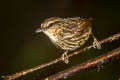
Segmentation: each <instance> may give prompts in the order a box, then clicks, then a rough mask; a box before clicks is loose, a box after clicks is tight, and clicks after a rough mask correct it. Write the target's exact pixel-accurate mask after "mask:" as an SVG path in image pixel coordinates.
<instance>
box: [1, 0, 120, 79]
mask: <svg viewBox="0 0 120 80" xmlns="http://www.w3.org/2000/svg"><path fill="white" fill-rule="evenodd" d="M1 8H2V9H1V12H0V13H1V15H0V16H1V20H2V23H1V29H0V30H1V47H2V48H1V52H0V76H3V75H8V74H12V73H15V72H18V71H21V70H24V69H27V68H30V67H32V66H36V65H39V64H42V63H45V62H47V61H50V60H52V59H55V58H57V57H60V56H61V54H62V53H63V51H61V50H59V49H57V48H56V47H55V46H54V45H53V44H52V43H51V42H50V40H49V38H48V37H47V36H46V35H44V34H43V33H40V34H36V33H35V30H36V29H37V28H38V27H39V26H40V24H41V22H42V21H43V20H44V19H46V18H48V17H53V16H57V17H74V16H79V17H83V18H87V17H93V18H94V19H95V20H94V21H93V23H92V25H93V33H94V35H95V36H96V38H97V39H98V40H101V39H103V38H105V37H108V36H111V35H113V34H115V33H118V32H120V4H119V2H118V1H117V0H111V1H110V0H103V1H102V0H38V1H36V0H14V1H13V0H9V1H4V2H1ZM92 41H93V39H92V38H90V39H89V41H87V43H86V45H88V44H92ZM86 45H85V46H86ZM117 47H120V40H117V41H114V42H112V43H106V44H104V45H102V49H101V50H97V49H91V50H89V51H86V52H84V54H80V55H78V56H74V57H72V58H70V63H69V64H64V63H62V62H61V63H58V64H55V65H52V66H49V67H47V68H45V69H42V70H38V71H35V72H33V73H31V74H28V75H26V76H24V77H21V78H18V79H16V80H42V79H44V78H45V77H47V76H50V75H52V74H55V73H57V72H59V71H61V70H64V69H67V68H70V67H72V66H73V65H76V64H79V63H82V62H84V61H86V60H88V59H91V58H94V57H96V56H99V55H102V54H104V53H106V52H108V51H110V50H112V49H115V48H117ZM118 78H120V60H115V61H113V62H110V63H108V64H106V65H104V66H103V68H102V69H101V70H100V71H99V72H98V71H97V69H91V70H88V71H85V72H81V73H78V74H77V75H75V76H73V77H70V78H69V79H67V80H118Z"/></svg>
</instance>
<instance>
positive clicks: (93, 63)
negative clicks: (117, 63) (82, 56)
mask: <svg viewBox="0 0 120 80" xmlns="http://www.w3.org/2000/svg"><path fill="white" fill-rule="evenodd" d="M119 58H120V47H119V48H117V49H115V50H112V51H110V52H108V53H106V54H104V55H102V56H100V57H97V58H94V59H91V60H88V61H86V62H84V63H82V64H79V65H76V66H73V67H72V68H69V69H67V70H64V71H61V72H59V73H57V74H55V75H52V76H49V77H48V78H46V79H45V80H59V79H64V78H65V79H66V78H68V77H69V76H73V75H74V74H76V73H78V72H81V71H85V70H88V69H91V68H95V67H98V68H99V67H100V66H101V65H102V64H104V63H107V62H110V61H113V60H115V59H119Z"/></svg>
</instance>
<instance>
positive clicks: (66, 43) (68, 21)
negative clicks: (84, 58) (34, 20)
mask: <svg viewBox="0 0 120 80" xmlns="http://www.w3.org/2000/svg"><path fill="white" fill-rule="evenodd" d="M91 21H92V18H89V19H83V18H81V17H73V18H60V17H51V18H48V19H46V20H45V21H44V22H43V23H42V24H41V27H40V28H38V29H37V30H36V32H37V33H39V32H44V33H45V34H46V35H47V36H48V37H49V38H50V39H51V41H52V43H53V44H55V46H57V47H58V48H60V49H63V50H65V52H64V53H63V55H62V60H63V61H64V62H65V63H68V62H69V61H68V56H67V53H68V52H69V51H73V50H76V49H78V48H79V47H81V46H82V45H84V43H85V42H86V41H87V40H88V38H89V36H90V34H91V35H92V37H93V38H94V42H93V44H94V47H95V46H97V48H99V49H100V48H101V45H100V44H99V43H98V41H97V39H96V38H95V37H94V36H93V34H92V27H91Z"/></svg>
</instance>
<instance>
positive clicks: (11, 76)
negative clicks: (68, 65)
mask: <svg viewBox="0 0 120 80" xmlns="http://www.w3.org/2000/svg"><path fill="white" fill-rule="evenodd" d="M119 38H120V32H119V33H117V34H115V35H112V36H111V37H108V38H105V39H103V40H101V41H100V42H99V43H100V44H103V43H106V42H112V41H114V40H117V39H119ZM90 48H93V45H90V46H87V47H85V48H83V49H81V50H78V51H75V52H73V53H71V54H69V55H68V57H69V58H70V57H72V56H75V55H77V54H79V53H82V52H83V51H86V50H88V49H90ZM59 61H62V59H61V57H60V58H56V59H54V60H52V61H49V62H47V63H44V64H41V65H38V66H36V67H32V68H29V69H26V70H23V71H20V72H17V73H15V74H12V75H7V76H3V78H4V80H12V79H16V78H18V77H21V76H23V75H26V74H28V73H31V72H33V71H36V70H39V69H42V68H45V67H48V66H50V65H52V64H55V63H57V62H59Z"/></svg>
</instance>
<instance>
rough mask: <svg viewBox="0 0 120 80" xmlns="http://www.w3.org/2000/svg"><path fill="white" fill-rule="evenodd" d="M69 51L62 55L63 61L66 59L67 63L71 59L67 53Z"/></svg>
mask: <svg viewBox="0 0 120 80" xmlns="http://www.w3.org/2000/svg"><path fill="white" fill-rule="evenodd" d="M67 53H68V51H66V52H64V53H63V54H62V56H61V58H62V61H64V62H65V63H66V64H68V63H69V60H68V55H67Z"/></svg>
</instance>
